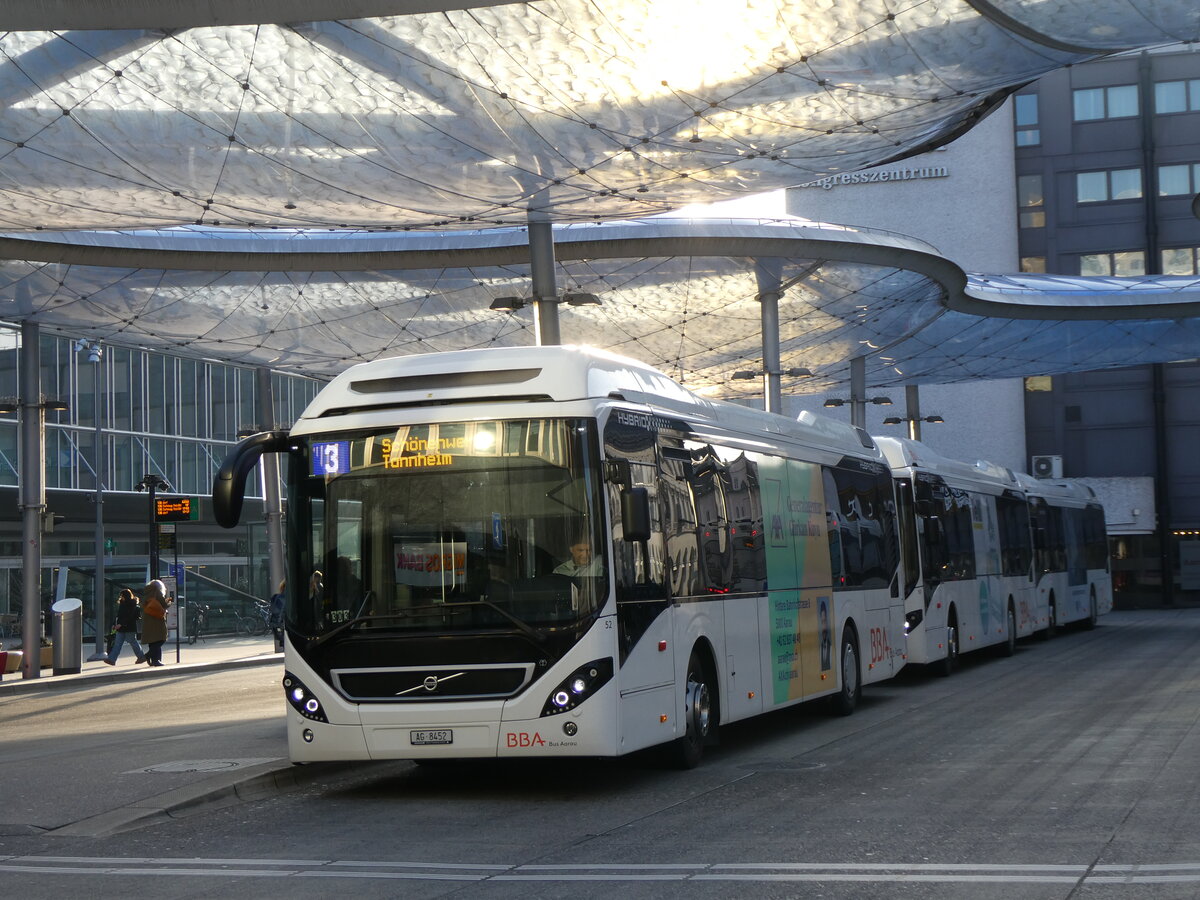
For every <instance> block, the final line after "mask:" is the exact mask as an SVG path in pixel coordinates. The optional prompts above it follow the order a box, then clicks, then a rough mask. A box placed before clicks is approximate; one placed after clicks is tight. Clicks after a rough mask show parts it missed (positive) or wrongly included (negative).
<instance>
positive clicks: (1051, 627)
mask: <svg viewBox="0 0 1200 900" xmlns="http://www.w3.org/2000/svg"><path fill="white" fill-rule="evenodd" d="M1056 634H1058V607H1057V606H1056V605H1055V603H1054V595H1053V594H1051V595H1050V610H1049V613H1048V615H1047V617H1046V630H1045V631H1043V632H1042V637H1043V639H1045V640H1047V641H1048V640H1050V638H1052V637H1054V636H1055V635H1056Z"/></svg>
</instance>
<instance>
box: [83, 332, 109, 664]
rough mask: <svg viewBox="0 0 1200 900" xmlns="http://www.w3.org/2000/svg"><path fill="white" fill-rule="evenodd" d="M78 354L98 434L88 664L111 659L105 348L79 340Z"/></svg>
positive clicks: (94, 473)
mask: <svg viewBox="0 0 1200 900" xmlns="http://www.w3.org/2000/svg"><path fill="white" fill-rule="evenodd" d="M75 351H76V352H77V353H83V352H84V351H87V361H88V362H90V363H91V364H92V416H93V417H94V419H95V427H96V432H95V436H94V439H93V443H94V444H95V457H94V459H93V460H92V469H93V472H92V474H93V475H95V478H96V486H95V487H96V495H95V502H96V586H95V588H94V589H93V593H94V594H95V607H96V608H95V610H94V612H95V619H96V649H95V652H94V653H92V655H91V656H89V657H88V661H89V662H92V661H95V660H101V659H107V658H108V643H107V641H106V640H105V637H104V636H105V634H106V633H107V631H108V629H107V628H106V627H105V625H106V623H105V613H106V610H105V608H104V599H105V598H104V479H103V476H102V475H101V473H102V472H103V471H104V432H103V427H104V416H103V415H102V410H103V406H102V404H101V397H102V390H101V381H102V379H103V376H104V366H103V360H104V348H103V347H101V346H100V344H99V342H97V341H85V340H82V339H81V340H78V341H76V342H75Z"/></svg>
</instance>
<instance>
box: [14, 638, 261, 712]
mask: <svg viewBox="0 0 1200 900" xmlns="http://www.w3.org/2000/svg"><path fill="white" fill-rule="evenodd" d="M94 650H95V645H94V644H85V645H84V648H83V655H84V662H83V667H82V670H81V671H80V672H79V674H77V675H53V674H51V673H52V672H53V671H54V670H53V669H50V668H45V669H42V673H41V677H40V678H28V679H23V678H22V677H21V673H20V672H14V673H12V674H9V675H5V676H4V677H3V680H0V697H7V696H11V695H13V694H17V693H25V692H27V691H44V690H54V689H55V688H63V687H83V686H86V685H88V684H104V683H111V682H113V681H116V680H124V679H127V678H129V679H142V678H155V677H159V676H162V675H163V674H164V673H169V672H174V673H175V674H177V675H178V674H180V673H183V672H204V671H211V670H213V669H228V668H240V667H244V666H264V665H278V666H279V667H280V669H282V667H283V654H282V653H276V652H275V640H274V638H273V637H272V636H271V635H269V634H267V635H264V636H262V637H232V636H231V637H210V638H205V639H204V640H202V641H198V642H197V643H195V644H188V643H186V642H185V643H181V644H179V653H178V656H176V652H175V651H176V647H175V644H174V642H171V641H168V642H167V643H166V644H164V645H163V663H164V665H163V666H161V667H159V668H151V667H150V666H147V665H145V664H142V665H138V664H137V663H135V662H134V655H133V651H132V650H130V649H129V648H128V647H126V648H125V649H124V650H122V651H121V658H120V659H118V660H117V664H116V665H115V666H110V665H108V664H107V663H104V662H102V661H100V660H96V661H95V662H88V660H87V657H89V656H91V655H92V653H93V652H94ZM177 660H178V661H177Z"/></svg>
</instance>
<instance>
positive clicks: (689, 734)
mask: <svg viewBox="0 0 1200 900" xmlns="http://www.w3.org/2000/svg"><path fill="white" fill-rule="evenodd" d="M717 710H718V707H717V693H716V680H715V678H714V676H713V674H712V668H711V667H710V666H709V665H708V664H707V660H706V658H705V655H704V654H703V653H702V652H701V651H700V649H699V647H693V648H692V655H691V656H690V657H689V658H688V668H687V681H686V684H685V686H684V694H683V714H684V723H685V731H684V734H683V736H682V737H678V738H676V739H675V740H673V741H672V742H671V743H670V744H668V745H667V752H668V758H669V760H670V762H671V763H672V765H674V766H675V768H678V769H694V768H696V766H698V765H699V764H700V760H701V759H702V758H703V757H704V745H705V744H706V743H708V742H709V741H711V740H713V739H714V738H715V736H716V730H717V718H718V715H717Z"/></svg>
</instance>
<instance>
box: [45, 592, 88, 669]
mask: <svg viewBox="0 0 1200 900" xmlns="http://www.w3.org/2000/svg"><path fill="white" fill-rule="evenodd" d="M50 613H51V615H53V617H54V624H53V628H54V637H53V644H54V652H53V656H52V660H53V665H54V674H55V675H75V674H78V673H79V672H80V671H82V669H83V601H82V600H77V599H76V598H74V597H67V598H66V599H64V600H59V601H58V602H57V603H55V604H54V605H53V606H51V607H50Z"/></svg>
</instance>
